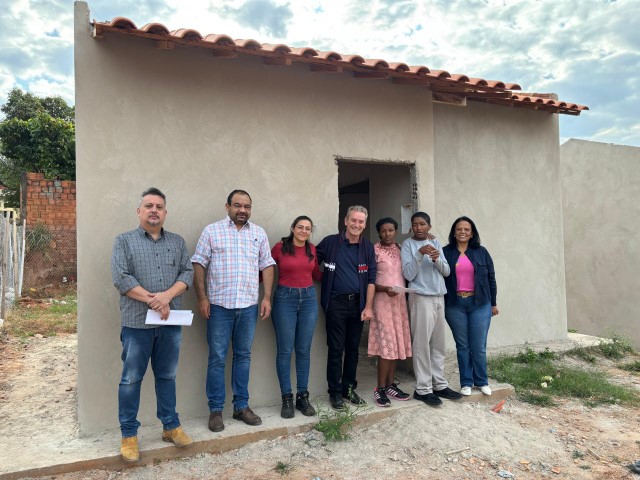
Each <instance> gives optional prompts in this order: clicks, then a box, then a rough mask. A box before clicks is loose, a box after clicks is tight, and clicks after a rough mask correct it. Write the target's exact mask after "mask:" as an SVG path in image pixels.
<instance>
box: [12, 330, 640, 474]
mask: <svg viewBox="0 0 640 480" xmlns="http://www.w3.org/2000/svg"><path fill="white" fill-rule="evenodd" d="M5 340H6V339H5ZM608 370H609V373H610V377H611V378H612V379H614V380H615V381H616V382H618V383H620V384H625V385H629V386H633V387H634V388H636V389H638V390H639V391H640V377H639V376H637V375H633V374H629V373H627V372H624V371H622V370H619V369H617V368H615V367H614V366H613V364H611V365H609V366H608ZM76 372H77V365H76V336H75V335H71V334H69V335H59V336H56V337H51V338H32V339H31V340H30V341H29V342H28V343H26V344H23V343H20V342H19V341H17V340H10V341H4V342H0V426H1V428H2V432H3V435H9V436H10V437H13V441H11V442H8V443H9V444H10V446H9V447H7V448H5V447H4V446H3V451H2V452H0V458H2V456H4V455H11V456H12V457H11V458H17V457H15V456H16V455H20V446H21V445H22V444H24V443H25V442H29V443H33V442H52V441H53V442H58V443H59V447H60V449H65V448H73V440H74V439H75V438H76V437H77V423H76V422H75V421H73V422H66V423H65V422H59V421H58V422H56V421H55V419H56V418H64V417H66V418H74V419H75V415H76V413H75V411H76V402H77V400H76V392H75V382H76ZM50 424H51V425H53V424H55V425H56V430H55V431H51V427H48V425H50ZM59 425H67V427H65V428H64V429H62V430H60V428H59ZM114 453H115V452H114ZM7 458H9V457H7ZM638 459H640V408H637V407H621V406H618V405H608V406H601V407H596V408H590V407H585V406H584V405H582V404H580V403H577V402H574V401H566V402H562V403H561V404H560V405H559V406H557V407H553V408H540V407H535V406H531V405H529V404H525V403H522V402H519V401H517V400H514V399H512V400H509V401H507V403H506V406H505V408H504V409H503V410H502V412H500V413H498V414H496V413H493V412H491V411H490V409H489V408H488V407H487V405H483V404H474V403H463V404H456V403H454V402H445V404H444V405H443V406H442V407H440V408H437V409H433V408H429V407H426V406H424V405H417V406H416V407H415V408H410V409H405V410H400V411H398V412H397V413H396V414H395V415H393V416H391V417H389V418H387V419H385V420H382V421H380V422H378V423H376V424H374V425H371V426H368V427H359V428H356V429H354V430H353V432H352V438H351V439H350V440H348V441H346V442H340V443H325V442H324V441H323V438H322V436H321V434H320V433H318V432H315V431H311V432H307V433H304V434H299V435H295V436H292V437H288V438H279V439H276V440H264V441H260V442H257V443H253V444H249V445H246V446H245V447H242V448H240V449H238V450H234V451H231V452H227V453H224V454H219V455H213V454H199V455H197V456H196V457H192V458H188V459H183V460H176V461H167V462H163V463H159V464H157V465H152V466H147V467H140V468H130V469H127V470H124V471H102V470H93V471H85V472H77V473H72V474H65V475H57V476H55V477H48V478H56V479H65V480H81V479H82V480H84V479H109V480H111V479H116V478H118V479H119V478H123V479H124V478H127V479H163V478H167V479H196V478H198V479H199V478H216V479H281V478H285V479H291V480H299V479H300V480H301V479H308V480H312V479H316V480H317V479H320V480H328V479H379V478H402V479H470V480H476V479H488V478H492V479H495V478H519V479H535V478H563V479H582V478H584V479H640V475H635V474H633V473H631V472H629V471H628V470H627V469H626V468H625V465H627V464H629V463H630V462H631V461H635V460H638ZM25 460H27V459H25ZM278 462H281V464H282V465H283V466H284V467H286V468H285V469H286V470H288V471H287V472H283V473H281V472H279V471H277V470H276V465H277V464H278ZM0 463H1V460H0ZM510 475H513V477H511V476H510Z"/></svg>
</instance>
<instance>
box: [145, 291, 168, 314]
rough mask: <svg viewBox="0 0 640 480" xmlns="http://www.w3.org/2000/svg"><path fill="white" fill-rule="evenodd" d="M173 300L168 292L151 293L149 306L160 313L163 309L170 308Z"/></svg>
mask: <svg viewBox="0 0 640 480" xmlns="http://www.w3.org/2000/svg"><path fill="white" fill-rule="evenodd" d="M171 300H173V298H172V297H171V295H170V294H168V293H167V292H158V293H150V294H149V300H148V301H147V305H149V307H150V308H152V309H153V310H155V311H156V312H159V311H161V310H162V309H163V308H165V307H168V306H169V303H170V302H171Z"/></svg>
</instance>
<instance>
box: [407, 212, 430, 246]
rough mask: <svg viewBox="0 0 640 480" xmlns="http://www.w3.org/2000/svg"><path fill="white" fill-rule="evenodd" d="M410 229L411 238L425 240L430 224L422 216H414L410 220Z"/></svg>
mask: <svg viewBox="0 0 640 480" xmlns="http://www.w3.org/2000/svg"><path fill="white" fill-rule="evenodd" d="M411 230H412V231H413V238H415V239H416V240H426V239H427V234H428V233H429V230H431V225H429V224H428V223H427V221H426V220H425V219H424V218H422V217H416V218H414V219H413V221H412V222H411Z"/></svg>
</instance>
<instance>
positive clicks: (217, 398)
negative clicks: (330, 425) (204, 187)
mask: <svg viewBox="0 0 640 480" xmlns="http://www.w3.org/2000/svg"><path fill="white" fill-rule="evenodd" d="M251 206H252V205H251V197H250V196H249V194H248V193H247V192H245V191H244V190H234V191H232V192H231V193H230V194H229V196H228V197H227V203H226V205H225V207H226V209H227V214H228V215H227V217H226V218H225V219H224V220H220V221H219V222H215V223H212V224H211V225H208V226H207V227H205V229H204V230H203V232H202V235H200V240H198V245H197V247H196V251H195V254H194V255H193V257H192V258H191V261H192V262H193V268H194V282H193V283H194V287H195V290H196V295H197V297H198V309H199V310H200V313H201V314H202V316H203V317H204V318H206V319H207V343H208V344H209V363H208V367H207V398H208V401H209V412H210V415H209V429H210V430H211V431H213V432H219V431H221V430H223V429H224V422H223V421H222V409H223V407H224V402H225V375H224V367H225V361H226V358H227V349H228V347H229V341H230V340H231V341H232V342H233V365H232V370H231V375H232V378H231V386H232V389H233V418H234V419H236V420H241V421H243V422H244V423H246V424H247V425H260V424H261V423H262V420H261V419H260V417H259V416H258V415H256V414H255V413H253V411H252V410H251V409H250V408H249V390H248V385H249V370H250V366H251V345H252V343H253V336H254V333H255V329H256V321H257V317H258V283H259V280H258V279H259V272H262V279H263V285H264V298H263V299H262V303H261V304H260V318H262V319H263V320H265V319H267V318H268V317H269V314H270V313H271V289H272V286H273V276H274V268H273V266H274V265H275V262H274V260H273V258H271V249H270V248H269V239H268V238H267V234H266V232H265V231H264V230H263V229H262V228H261V227H259V226H258V225H256V224H255V223H251V222H249V217H250V216H251ZM205 272H206V291H205ZM207 294H208V295H207Z"/></svg>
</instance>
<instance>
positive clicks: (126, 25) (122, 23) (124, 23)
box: [105, 17, 138, 30]
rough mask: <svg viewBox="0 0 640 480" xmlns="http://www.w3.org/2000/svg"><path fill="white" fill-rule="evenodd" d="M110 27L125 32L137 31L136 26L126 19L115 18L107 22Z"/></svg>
mask: <svg viewBox="0 0 640 480" xmlns="http://www.w3.org/2000/svg"><path fill="white" fill-rule="evenodd" d="M105 23H106V24H107V25H109V26H110V27H114V28H122V29H125V30H137V29H138V27H136V24H135V23H133V22H132V21H131V20H129V19H128V18H126V17H115V18H114V19H113V20H111V21H110V22H105Z"/></svg>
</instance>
